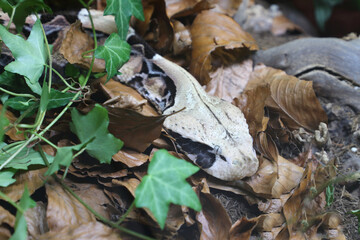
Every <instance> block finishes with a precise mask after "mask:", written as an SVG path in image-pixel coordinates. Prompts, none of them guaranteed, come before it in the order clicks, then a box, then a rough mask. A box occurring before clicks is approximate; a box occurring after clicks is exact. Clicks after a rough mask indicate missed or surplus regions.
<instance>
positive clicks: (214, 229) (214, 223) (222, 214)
mask: <svg viewBox="0 0 360 240" xmlns="http://www.w3.org/2000/svg"><path fill="white" fill-rule="evenodd" d="M199 195H200V197H199V198H200V202H201V206H202V209H201V211H200V212H198V213H197V214H196V220H197V222H198V226H199V230H200V234H201V235H200V239H202V240H205V239H228V238H229V231H230V228H231V220H230V217H229V215H228V214H227V212H226V210H225V209H224V207H223V205H222V204H221V203H220V202H219V200H217V199H216V198H215V197H214V196H213V195H211V194H210V193H203V192H200V193H199Z"/></svg>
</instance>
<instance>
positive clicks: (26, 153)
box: [0, 142, 54, 170]
mask: <svg viewBox="0 0 360 240" xmlns="http://www.w3.org/2000/svg"><path fill="white" fill-rule="evenodd" d="M5 146H6V143H4V142H2V143H0V148H3V147H5ZM14 152H15V150H12V151H11V150H8V151H1V152H0V164H3V163H4V162H5V161H6V160H7V159H8V158H9V157H10V156H11V155H12V154H13V153H14ZM45 155H46V157H47V159H48V161H49V163H52V162H53V160H54V157H52V156H50V155H47V154H45ZM30 165H46V164H45V162H44V160H43V158H42V157H41V155H40V153H39V152H37V151H35V150H34V149H32V148H26V147H25V148H24V149H23V150H21V151H20V153H19V154H18V155H17V156H16V157H15V158H14V159H13V160H12V161H10V162H9V163H8V164H7V165H6V168H13V169H23V170H27V169H28V167H29V166H30Z"/></svg>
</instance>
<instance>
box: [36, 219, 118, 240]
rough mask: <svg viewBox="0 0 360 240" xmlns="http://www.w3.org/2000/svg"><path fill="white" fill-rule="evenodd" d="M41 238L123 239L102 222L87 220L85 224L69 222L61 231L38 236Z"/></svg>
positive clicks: (48, 239)
mask: <svg viewBox="0 0 360 240" xmlns="http://www.w3.org/2000/svg"><path fill="white" fill-rule="evenodd" d="M36 239H39V240H58V239H76V240H121V239H123V238H122V237H121V235H120V234H119V233H118V232H117V231H116V230H115V229H112V228H110V227H108V226H106V225H104V224H102V223H100V222H95V221H94V222H87V223H83V224H69V225H67V226H66V227H64V228H62V229H59V231H50V232H47V233H46V234H43V235H40V236H37V238H36Z"/></svg>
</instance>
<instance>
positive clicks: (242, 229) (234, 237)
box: [230, 217, 257, 240]
mask: <svg viewBox="0 0 360 240" xmlns="http://www.w3.org/2000/svg"><path fill="white" fill-rule="evenodd" d="M256 225H257V219H247V218H246V217H243V218H241V219H239V220H237V221H236V222H235V223H234V224H233V225H232V226H231V229H230V239H231V240H246V239H248V240H249V239H250V237H251V233H252V231H253V230H254V229H255V227H256Z"/></svg>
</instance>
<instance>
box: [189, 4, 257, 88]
mask: <svg viewBox="0 0 360 240" xmlns="http://www.w3.org/2000/svg"><path fill="white" fill-rule="evenodd" d="M191 37H192V57H191V58H192V60H191V65H190V71H191V73H192V74H193V75H194V76H195V77H196V78H197V79H198V80H199V82H200V83H201V84H207V83H208V82H209V81H210V77H209V72H211V71H213V70H214V69H213V66H212V64H215V61H220V60H222V61H224V59H226V61H227V62H228V63H229V62H230V63H234V61H235V60H236V59H239V58H241V55H239V54H240V53H239V51H241V50H246V51H247V50H257V49H258V46H257V45H256V43H255V40H254V39H253V37H252V36H251V35H250V34H248V33H247V32H245V31H243V30H242V29H241V27H240V26H239V24H237V23H236V22H235V21H234V20H233V19H232V18H230V17H228V16H226V15H223V14H219V13H215V12H210V11H203V12H201V13H200V14H199V15H197V17H196V18H195V20H194V22H193V25H192V27H191ZM235 49H237V50H238V51H235ZM230 50H231V51H230ZM212 53H213V54H216V55H217V57H213V56H212ZM220 57H221V58H222V59H221V58H220ZM215 65H218V64H215Z"/></svg>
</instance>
